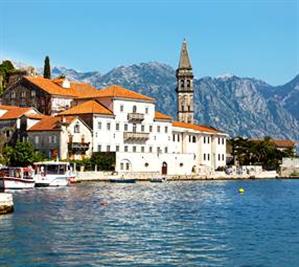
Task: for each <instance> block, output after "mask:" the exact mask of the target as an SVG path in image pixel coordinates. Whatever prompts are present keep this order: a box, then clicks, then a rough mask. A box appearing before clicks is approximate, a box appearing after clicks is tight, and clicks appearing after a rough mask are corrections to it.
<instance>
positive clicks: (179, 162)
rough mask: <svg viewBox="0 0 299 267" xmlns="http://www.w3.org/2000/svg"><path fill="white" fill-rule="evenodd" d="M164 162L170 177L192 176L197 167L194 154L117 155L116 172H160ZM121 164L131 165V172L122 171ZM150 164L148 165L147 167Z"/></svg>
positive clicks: (120, 153)
mask: <svg viewBox="0 0 299 267" xmlns="http://www.w3.org/2000/svg"><path fill="white" fill-rule="evenodd" d="M163 162H166V163H167V174H168V175H190V174H192V167H193V166H194V165H195V161H194V159H193V155H192V154H163V153H162V154H159V155H158V154H156V153H124V152H117V153H116V171H117V172H119V173H122V172H127V171H130V172H158V173H161V171H162V164H163ZM121 163H125V164H126V163H129V166H130V167H129V170H126V166H125V164H124V169H121ZM147 164H148V165H147Z"/></svg>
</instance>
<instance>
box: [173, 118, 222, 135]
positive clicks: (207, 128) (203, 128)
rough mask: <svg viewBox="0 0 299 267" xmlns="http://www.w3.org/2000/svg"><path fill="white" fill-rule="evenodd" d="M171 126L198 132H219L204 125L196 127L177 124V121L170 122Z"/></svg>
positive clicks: (194, 125) (181, 123) (183, 123)
mask: <svg viewBox="0 0 299 267" xmlns="http://www.w3.org/2000/svg"><path fill="white" fill-rule="evenodd" d="M172 126H174V127H180V128H186V129H192V130H195V131H199V132H209V133H220V131H219V130H217V129H215V128H212V127H208V126H205V125H197V124H191V123H185V122H179V121H174V122H172Z"/></svg>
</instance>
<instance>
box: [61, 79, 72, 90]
mask: <svg viewBox="0 0 299 267" xmlns="http://www.w3.org/2000/svg"><path fill="white" fill-rule="evenodd" d="M61 86H62V87H63V88H66V89H68V88H71V83H70V81H69V80H68V79H67V78H64V80H63V81H62V85H61Z"/></svg>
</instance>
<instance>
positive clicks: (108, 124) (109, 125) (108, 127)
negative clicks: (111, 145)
mask: <svg viewBox="0 0 299 267" xmlns="http://www.w3.org/2000/svg"><path fill="white" fill-rule="evenodd" d="M110 129H111V123H110V122H107V130H108V131H110Z"/></svg>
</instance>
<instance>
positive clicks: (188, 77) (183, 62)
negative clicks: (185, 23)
mask: <svg viewBox="0 0 299 267" xmlns="http://www.w3.org/2000/svg"><path fill="white" fill-rule="evenodd" d="M176 78H177V88H176V92H177V103H178V106H177V119H178V121H181V122H186V123H194V118H193V116H194V108H193V107H194V105H193V72H192V66H191V62H190V59H189V55H188V48H187V42H186V41H185V40H184V42H183V44H182V48H181V55H180V62H179V66H178V68H177V70H176Z"/></svg>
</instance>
